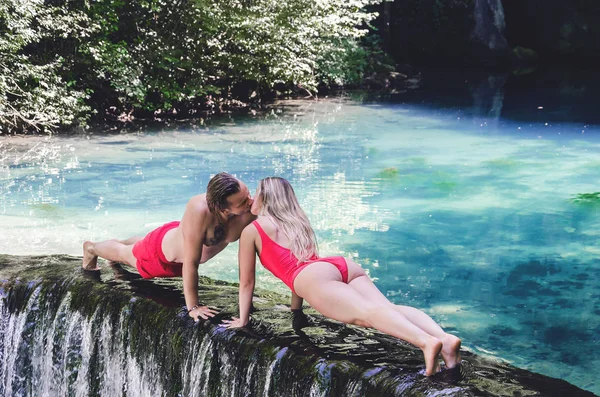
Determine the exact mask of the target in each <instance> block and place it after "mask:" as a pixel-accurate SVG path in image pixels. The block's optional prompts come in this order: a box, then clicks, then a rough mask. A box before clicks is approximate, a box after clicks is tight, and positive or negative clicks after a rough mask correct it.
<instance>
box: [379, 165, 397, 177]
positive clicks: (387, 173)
mask: <svg viewBox="0 0 600 397" xmlns="http://www.w3.org/2000/svg"><path fill="white" fill-rule="evenodd" d="M398 175H399V172H398V169H397V168H394V167H391V168H386V169H384V170H382V171H380V172H379V173H378V174H377V178H382V179H391V178H397V177H398Z"/></svg>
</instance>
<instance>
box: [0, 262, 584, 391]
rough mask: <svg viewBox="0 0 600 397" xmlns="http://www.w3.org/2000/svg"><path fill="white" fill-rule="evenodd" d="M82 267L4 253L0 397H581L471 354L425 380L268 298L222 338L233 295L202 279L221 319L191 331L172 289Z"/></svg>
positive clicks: (332, 326) (418, 360)
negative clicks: (504, 394)
mask: <svg viewBox="0 0 600 397" xmlns="http://www.w3.org/2000/svg"><path fill="white" fill-rule="evenodd" d="M80 261H81V259H79V258H69V257H60V256H56V257H10V256H6V255H0V395H1V396H76V397H78V396H140V397H141V396H219V397H220V396H281V395H286V396H314V397H318V396H365V395H377V396H379V395H385V396H401V395H406V394H410V395H434V394H435V395H442V394H443V395H446V394H445V393H446V392H448V391H449V390H451V391H452V393H453V394H462V395H493V394H494V393H495V391H497V390H505V389H506V390H508V391H510V393H511V394H512V395H517V394H520V395H530V394H538V395H539V394H540V392H541V394H543V395H548V396H552V395H556V396H559V395H582V394H581V392H582V391H581V390H580V389H577V388H575V387H574V386H572V385H569V384H568V383H566V382H564V381H560V380H555V379H551V378H547V377H544V376H542V375H538V374H533V373H530V372H527V371H523V370H519V369H516V368H513V367H510V366H509V365H505V364H501V363H497V362H492V361H489V360H485V359H483V358H481V357H478V356H475V355H473V354H471V353H469V352H467V351H465V352H463V357H464V359H465V361H464V363H463V365H462V366H461V367H460V368H458V369H454V370H448V371H444V372H442V373H440V374H439V375H436V376H435V377H433V378H426V377H424V376H423V375H422V373H423V369H424V366H423V358H422V354H421V352H420V351H419V350H418V349H416V348H415V347H413V346H410V345H408V344H406V343H404V342H401V341H398V340H397V339H394V338H392V337H389V336H386V335H382V334H379V333H377V332H373V331H371V330H365V329H362V328H357V327H348V326H345V325H343V324H341V323H338V322H333V321H329V320H327V319H324V318H322V317H319V316H318V315H316V314H315V313H314V312H312V314H308V315H306V314H298V313H295V314H292V313H291V312H290V311H289V310H287V309H286V308H283V309H282V305H281V302H282V297H279V296H278V295H276V294H272V293H268V294H266V295H262V296H260V299H259V300H257V301H256V302H255V305H257V311H256V312H254V313H253V322H252V323H251V326H250V327H248V328H244V329H240V330H226V329H223V328H220V327H218V326H217V324H218V323H219V322H220V321H221V319H222V318H223V317H224V316H227V317H229V316H231V315H232V314H233V313H235V312H237V307H235V302H236V300H237V287H236V286H232V285H229V284H227V283H223V282H216V281H211V280H208V279H201V296H202V297H203V298H204V299H207V300H209V301H210V302H211V303H212V304H214V305H215V306H217V307H220V308H222V310H223V312H224V313H223V314H222V315H219V316H221V317H220V318H216V319H215V320H214V321H212V322H210V321H201V322H199V323H194V322H193V321H192V320H191V319H189V318H188V316H187V313H185V312H183V313H182V312H181V311H180V309H179V307H178V304H179V303H181V302H183V298H182V295H181V289H180V284H178V282H177V281H169V280H159V281H149V280H143V279H141V278H139V277H138V276H135V275H132V274H131V273H129V275H128V276H127V277H122V275H120V276H117V275H115V276H114V277H113V276H111V275H110V274H107V273H108V272H109V271H108V272H107V271H105V269H103V274H102V276H100V275H98V274H96V275H94V276H89V275H86V274H83V273H82V271H81V270H80ZM75 269H76V271H73V270H75ZM84 276H85V277H84ZM166 298H168V299H166ZM219 316H217V317H219ZM298 316H300V317H298Z"/></svg>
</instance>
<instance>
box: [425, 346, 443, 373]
mask: <svg viewBox="0 0 600 397" xmlns="http://www.w3.org/2000/svg"><path fill="white" fill-rule="evenodd" d="M422 350H423V355H424V356H425V376H431V375H433V374H437V373H438V372H440V363H439V361H438V355H439V354H440V351H441V350H442V342H440V340H439V339H437V338H434V337H431V338H429V340H428V341H427V343H425V347H424V348H423V349H422Z"/></svg>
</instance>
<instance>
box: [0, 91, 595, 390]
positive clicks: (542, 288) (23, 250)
mask: <svg viewBox="0 0 600 397" xmlns="http://www.w3.org/2000/svg"><path fill="white" fill-rule="evenodd" d="M491 106H492V109H493V106H494V105H493V103H492V105H491ZM278 109H280V110H274V111H273V112H272V113H271V114H270V115H268V116H265V117H260V118H256V119H245V120H236V119H231V120H224V119H223V120H217V121H213V122H212V123H209V124H207V125H205V126H198V127H181V126H179V127H173V128H171V129H165V130H151V129H148V130H146V131H144V132H143V133H126V134H108V135H107V134H89V135H78V136H71V137H29V138H6V137H4V138H1V139H0V224H1V225H2V228H1V230H0V253H7V254H51V253H67V254H72V255H81V243H82V242H83V240H85V239H91V240H103V239H108V238H126V237H129V236H131V235H137V234H144V233H146V232H148V231H149V230H151V229H152V228H154V227H156V226H158V225H160V224H162V223H163V222H167V221H170V220H174V219H179V218H180V217H181V215H182V213H183V209H184V206H185V203H186V202H187V199H188V198H189V197H191V196H192V195H194V194H197V193H199V192H203V191H204V190H205V187H206V184H207V182H208V180H209V179H210V177H211V176H212V175H214V174H215V173H217V172H219V171H228V172H231V173H233V174H235V175H237V176H238V177H240V178H241V179H243V180H244V181H245V182H246V183H247V184H248V185H249V187H250V189H251V190H252V191H253V190H254V188H255V187H256V182H257V181H258V180H259V179H260V178H263V177H266V176H270V175H279V176H283V177H285V178H288V179H289V180H290V181H291V182H292V184H293V185H294V187H295V189H296V191H297V194H298V196H299V198H300V201H301V203H302V204H303V206H304V208H305V210H306V212H307V213H308V215H309V218H310V219H311V221H312V224H313V226H314V228H315V230H316V232H317V235H318V238H319V242H320V250H321V253H322V254H326V255H337V254H342V255H346V256H349V257H352V258H353V259H354V260H355V261H357V262H359V263H361V264H362V265H363V267H365V268H366V269H367V270H368V272H369V274H370V275H371V277H373V278H374V280H376V283H377V285H378V286H379V288H380V289H382V290H383V291H384V292H385V293H386V294H387V295H388V297H389V298H390V299H391V300H393V301H394V302H396V303H402V304H408V305H413V306H417V307H419V308H422V309H424V310H426V311H427V312H428V313H429V314H431V315H432V316H433V317H434V318H435V319H436V320H437V321H439V322H440V323H441V324H442V325H443V326H444V327H445V328H446V329H448V330H450V331H452V332H454V333H456V334H458V335H459V336H460V337H461V338H462V339H463V341H464V345H465V346H466V348H468V349H471V350H473V351H475V352H477V353H480V354H485V355H488V356H495V357H497V358H498V359H501V360H505V361H508V362H510V363H513V364H514V365H516V366H519V367H523V368H528V369H531V370H533V371H535V372H540V373H543V374H546V375H550V376H554V377H558V378H562V379H565V380H567V381H569V382H571V383H574V384H576V385H578V386H580V387H582V388H585V389H588V390H591V391H593V392H595V393H600V384H599V383H598V381H597V380H596V375H594V374H595V373H597V368H598V366H600V360H599V359H598V358H597V355H595V351H596V350H597V349H598V347H600V343H599V338H600V299H599V298H600V291H599V290H598V285H600V197H597V196H593V195H592V196H581V194H592V193H596V192H598V191H600V187H599V186H598V175H599V174H600V129H599V128H598V127H597V126H594V125H584V124H565V123H545V122H538V121H536V122H535V123H527V122H523V121H519V122H511V121H508V120H504V119H502V118H500V117H499V116H498V114H496V115H494V112H488V113H486V114H485V115H483V116H482V115H481V114H479V115H478V114H474V113H472V112H463V111H461V110H460V109H445V110H440V109H439V108H437V109H436V108H428V107H426V106H415V105H399V104H382V103H375V104H370V105H364V104H361V103H359V102H354V101H351V100H341V99H336V100H324V101H320V102H303V101H293V102H286V103H282V104H281V106H280V107H279V108H278ZM538 110H539V109H538ZM599 196H600V195H599ZM594 197H596V198H594ZM236 249H237V245H236V244H234V245H232V246H230V247H228V248H227V249H226V251H225V252H224V253H223V254H221V255H219V256H218V257H217V258H215V259H213V260H212V261H210V262H209V263H207V264H204V265H202V266H201V267H200V273H201V274H205V275H208V276H211V277H215V278H219V279H224V280H230V281H236V280H237V262H236V254H237V252H236ZM103 271H110V270H109V268H108V267H105V269H104V270H103ZM258 285H259V287H262V288H265V289H275V290H279V291H284V288H285V287H284V285H283V284H282V283H280V282H279V281H277V280H275V279H274V278H273V277H272V276H270V275H269V274H266V273H265V271H264V270H262V269H260V275H259V280H258ZM590 353H592V354H590Z"/></svg>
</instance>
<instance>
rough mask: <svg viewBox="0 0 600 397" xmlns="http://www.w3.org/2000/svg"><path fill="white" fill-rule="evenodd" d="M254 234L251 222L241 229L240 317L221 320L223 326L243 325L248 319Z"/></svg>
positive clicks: (254, 262)
mask: <svg viewBox="0 0 600 397" xmlns="http://www.w3.org/2000/svg"><path fill="white" fill-rule="evenodd" d="M256 235H257V230H256V227H255V226H254V225H252V224H250V225H248V226H246V228H245V229H244V230H243V231H242V235H241V237H240V248H239V252H238V261H239V266H240V297H239V306H240V317H239V318H236V317H233V320H223V324H221V325H222V326H223V327H226V328H236V327H244V326H245V325H246V324H248V322H249V321H250V308H251V307H252V295H253V293H254V281H255V270H256V248H255V245H254V240H255V238H256Z"/></svg>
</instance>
